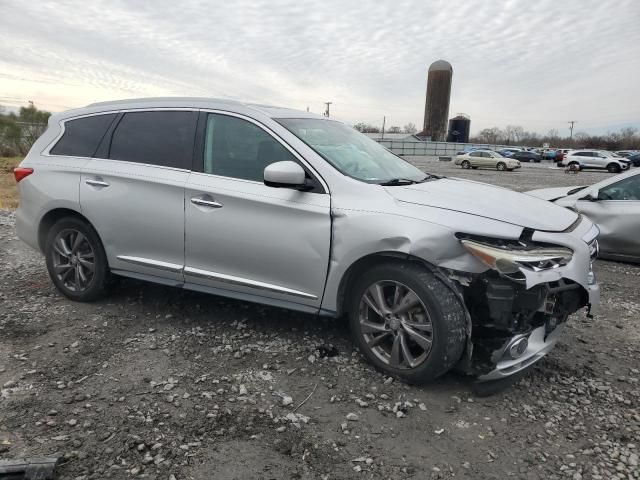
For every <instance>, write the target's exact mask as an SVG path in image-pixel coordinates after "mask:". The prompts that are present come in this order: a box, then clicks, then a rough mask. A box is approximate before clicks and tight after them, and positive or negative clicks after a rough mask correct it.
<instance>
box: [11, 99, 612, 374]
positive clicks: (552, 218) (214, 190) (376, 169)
mask: <svg viewBox="0 0 640 480" xmlns="http://www.w3.org/2000/svg"><path fill="white" fill-rule="evenodd" d="M16 178H17V179H20V180H19V190H20V196H21V200H20V207H19V209H18V211H17V214H16V219H17V231H18V235H19V236H20V238H22V239H23V240H24V241H25V242H26V243H28V244H29V245H31V246H32V247H34V248H37V249H39V250H40V251H42V252H43V253H44V255H45V258H46V264H47V268H48V270H49V273H50V275H51V279H52V281H53V283H54V284H55V285H56V287H57V288H58V289H59V290H60V291H61V292H62V293H63V294H64V295H66V296H67V297H69V298H71V299H73V300H78V301H91V300H95V299H97V298H99V297H101V296H102V295H103V294H104V293H105V292H106V291H107V289H108V286H109V283H110V279H111V278H112V277H113V276H126V277H132V278H137V279H141V280H147V281H151V282H157V283H161V284H165V285H172V286H175V287H182V288H187V289H191V290H198V291H202V292H209V293H213V294H217V295H224V296H228V297H233V298H238V299H242V300H247V301H252V302H259V303H263V304H269V305H275V306H279V307H285V308H289V309H294V310H299V311H302V312H309V313H315V314H320V315H328V316H335V317H343V316H344V317H346V318H348V321H349V324H350V327H351V331H352V332H353V338H354V341H355V343H356V344H357V345H358V347H359V348H360V349H361V351H362V353H363V354H364V355H365V356H366V357H367V358H368V359H369V361H371V362H372V363H373V364H374V365H375V366H376V367H378V368H379V369H382V370H383V371H385V372H387V373H388V374H391V375H394V376H396V377H399V378H402V379H404V380H406V381H409V382H416V383H417V382H425V381H429V380H432V379H434V378H436V377H438V376H439V375H442V374H443V373H445V372H446V371H448V370H450V369H452V368H453V367H457V368H458V369H459V370H461V371H464V372H466V373H468V374H471V375H474V376H476V377H479V378H480V379H481V380H490V379H497V378H502V377H505V376H508V375H511V374H513V373H516V372H519V371H521V370H523V369H525V368H526V367H528V366H529V365H531V364H533V363H534V362H535V361H537V360H539V359H540V358H541V357H542V356H544V354H546V353H547V352H548V351H549V350H550V349H551V348H552V347H553V345H554V344H555V343H556V341H557V339H558V337H559V335H560V332H561V331H562V328H563V326H564V323H565V321H566V320H567V317H568V316H569V315H570V314H571V313H573V312H575V311H576V310H578V309H580V308H582V307H584V306H595V305H596V304H597V303H598V297H599V287H598V285H597V283H596V282H595V279H594V276H593V273H592V271H591V262H592V260H593V258H594V256H595V253H596V251H597V243H596V237H597V235H598V229H597V227H596V226H595V225H594V224H593V223H592V222H591V221H589V220H588V219H587V218H584V217H581V216H579V215H577V214H576V213H575V212H573V211H571V210H568V209H565V208H561V207H558V206H556V205H553V204H551V203H549V202H546V201H543V200H539V199H536V198H533V197H530V196H527V195H523V194H519V193H515V192H513V191H510V190H506V189H503V188H497V187H493V186H489V185H485V184H481V183H477V182H469V181H463V180H459V179H455V178H443V177H438V176H436V175H429V174H425V173H423V172H422V171H420V170H418V169H417V168H415V167H414V166H412V165H411V164H409V163H407V162H406V161H404V160H402V159H401V158H399V157H397V156H395V155H393V154H392V153H390V152H389V151H387V150H386V149H384V148H383V147H381V146H380V145H379V144H377V143H376V142H374V141H372V140H370V139H369V138H367V137H366V136H364V135H361V134H359V133H358V132H356V131H355V130H353V129H351V128H350V127H348V126H346V125H344V124H343V123H340V122H337V121H334V120H330V119H328V118H324V117H321V116H317V115H313V114H310V113H307V112H299V111H294V110H288V109H282V108H274V107H265V106H260V105H247V104H243V103H238V102H232V101H226V100H210V99H192V98H182V99H180V98H165V99H142V100H128V101H118V102H109V103H100V104H93V105H90V106H88V107H86V108H82V109H78V110H72V111H68V112H65V113H61V114H57V115H54V116H53V117H51V119H50V121H49V128H48V129H47V131H46V132H45V133H44V134H43V135H42V137H41V138H40V139H39V140H38V141H37V142H36V144H35V145H34V146H33V148H32V149H31V151H30V152H29V154H28V156H27V157H26V158H25V159H24V161H23V162H22V163H21V165H20V166H19V167H18V168H17V169H16Z"/></svg>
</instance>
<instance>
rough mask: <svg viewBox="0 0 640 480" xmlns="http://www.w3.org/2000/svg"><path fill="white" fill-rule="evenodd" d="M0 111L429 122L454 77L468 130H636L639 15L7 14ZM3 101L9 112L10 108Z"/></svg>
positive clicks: (623, 10) (176, 6)
mask: <svg viewBox="0 0 640 480" xmlns="http://www.w3.org/2000/svg"><path fill="white" fill-rule="evenodd" d="M0 18H1V19H2V20H0V22H2V24H1V27H2V28H0V45H1V46H0V72H1V73H0V103H3V99H7V98H10V99H14V100H11V101H15V99H16V98H19V99H22V100H23V101H26V100H27V99H29V100H34V101H35V102H36V103H37V104H40V105H41V106H43V107H47V108H51V109H52V110H60V109H63V108H65V107H75V106H81V105H84V104H87V103H89V102H93V101H100V100H108V99H115V98H127V97H139V96H156V95H188V96H213V97H223V98H235V99H241V100H247V101H251V102H260V103H272V104H279V105H284V106H289V107H293V108H300V109H305V108H306V107H307V106H309V107H310V108H311V110H312V111H317V112H319V111H321V110H322V102H324V101H329V100H330V101H333V105H332V112H333V114H335V115H336V116H338V117H339V118H341V119H344V120H346V121H349V122H356V121H365V122H372V123H381V120H382V116H383V115H386V117H387V122H388V123H387V124H393V125H403V124H405V123H407V122H409V121H411V122H414V123H416V124H418V125H420V124H421V123H422V116H423V108H424V95H425V91H424V90H425V86H426V72H427V68H428V66H429V64H430V63H431V62H432V61H435V60H437V59H438V58H444V59H446V60H448V61H449V62H450V63H451V64H452V65H453V69H454V77H453V89H452V101H451V114H452V115H453V114H455V113H457V112H465V113H467V114H469V115H470V116H471V119H472V126H473V129H474V130H478V129H480V128H484V127H488V126H493V125H498V126H504V125H506V124H518V125H522V126H524V127H525V128H526V129H530V130H537V131H540V132H546V131H547V130H549V129H550V128H556V129H559V130H560V131H562V129H564V128H565V127H566V121H567V120H577V121H578V122H579V123H578V128H579V129H580V130H587V131H588V130H606V129H607V128H609V127H610V126H612V125H617V124H629V123H632V124H633V123H634V122H635V124H640V92H639V91H638V89H637V87H636V79H637V78H638V76H639V75H640V29H638V28H637V25H636V24H637V19H638V18H640V3H639V2H637V1H635V0H619V1H618V2H601V1H599V0H567V1H565V2H557V1H555V0H542V1H538V2H529V1H524V0H518V1H516V0H512V1H506V2H486V1H467V2H459V4H456V5H452V4H451V2H448V1H446V0H436V1H428V2H425V1H415V2H408V1H396V2H371V3H369V4H365V3H363V2H362V1H345V0H325V1H323V2H313V3H310V2H299V1H266V0H253V1H235V2H204V1H201V2H200V1H189V2H186V1H185V2H173V1H168V0H157V1H154V2H126V1H105V0H103V1H94V2H80V1H78V2H76V1H67V2H48V1H45V0H42V1H40V2H23V1H21V0H2V2H0ZM4 101H5V102H6V100H4Z"/></svg>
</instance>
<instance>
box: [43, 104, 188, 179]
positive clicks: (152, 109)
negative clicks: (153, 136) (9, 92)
mask: <svg viewBox="0 0 640 480" xmlns="http://www.w3.org/2000/svg"><path fill="white" fill-rule="evenodd" d="M155 111H174V112H198V111H199V109H197V108H193V107H184V108H182V107H146V108H128V109H125V110H104V111H103V112H94V113H84V114H81V115H76V116H74V117H67V118H62V119H60V120H59V121H58V125H60V133H59V134H58V136H57V137H56V138H54V139H53V140H52V141H51V142H50V143H49V144H48V145H47V147H46V148H45V149H44V150H43V151H42V153H41V155H43V156H45V157H72V158H87V159H91V158H95V157H78V156H75V155H54V154H52V153H50V152H51V149H52V148H53V147H54V146H55V145H56V143H58V140H60V138H62V135H64V131H65V124H66V123H67V122H70V121H71V120H78V119H80V118H87V117H95V116H97V115H110V114H112V113H115V114H116V115H117V114H119V113H132V112H133V113H135V112H155ZM101 160H115V161H117V162H123V161H125V160H116V159H115V158H103V159H101ZM129 163H137V164H139V165H152V164H148V163H145V164H142V163H140V162H129ZM152 166H154V167H158V166H160V165H152ZM169 168H173V167H169Z"/></svg>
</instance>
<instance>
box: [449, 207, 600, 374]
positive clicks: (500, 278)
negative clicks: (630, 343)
mask: <svg viewBox="0 0 640 480" xmlns="http://www.w3.org/2000/svg"><path fill="white" fill-rule="evenodd" d="M597 235H598V229H597V227H596V226H595V225H593V224H592V223H591V222H590V221H589V220H587V219H584V218H580V219H579V220H578V221H577V222H576V223H575V224H574V225H573V226H572V227H571V228H570V229H569V230H568V231H565V232H561V233H557V232H539V231H530V230H529V231H527V230H525V231H524V232H523V236H522V237H521V238H520V239H519V240H518V242H517V244H518V245H519V246H520V248H522V252H524V253H522V254H521V255H517V254H516V255H514V254H513V251H514V249H516V248H517V247H518V245H506V246H505V242H502V244H499V242H497V243H496V244H492V243H491V240H489V239H486V238H473V237H466V238H465V237H464V236H462V238H461V240H462V241H463V242H465V241H467V242H470V245H471V246H472V247H476V246H477V245H481V246H482V245H486V246H487V248H486V249H485V250H482V249H481V248H478V251H477V252H474V254H475V255H476V256H478V257H479V258H481V259H483V258H482V255H483V254H486V255H487V258H484V259H483V261H484V262H485V263H487V264H490V263H491V259H490V258H489V257H494V263H493V264H492V265H493V267H492V268H490V269H488V270H487V271H485V272H483V273H480V274H466V275H465V274H463V273H461V272H459V271H457V272H454V271H449V272H446V273H448V276H449V278H451V279H452V280H454V281H455V282H456V283H457V285H458V290H459V291H460V293H461V295H462V297H463V299H464V303H465V306H466V308H467V310H468V312H469V316H470V322H471V329H470V330H471V336H470V339H469V343H468V348H467V351H466V354H465V356H464V358H463V359H462V361H461V363H460V364H459V366H458V369H459V370H461V371H463V372H465V373H468V374H471V375H473V376H476V377H478V378H479V379H480V380H497V379H501V378H505V377H508V376H510V375H513V374H515V373H518V372H520V371H522V370H524V369H525V368H527V367H529V366H530V365H532V364H533V363H535V362H536V361H538V360H540V359H541V358H542V357H544V356H545V355H546V354H547V353H548V352H549V351H550V350H552V349H553V347H554V345H555V344H556V343H557V341H558V339H559V338H560V336H561V333H562V330H563V328H564V325H565V323H566V321H567V319H568V317H569V315H571V314H572V313H574V312H576V311H578V310H579V309H581V308H585V307H586V308H587V314H589V313H591V312H592V311H595V309H596V307H597V305H598V303H599V297H600V288H599V285H598V283H597V281H596V279H595V276H594V274H593V270H592V261H593V260H594V259H595V257H596V255H597V250H598V247H597ZM512 243H514V242H512ZM527 245H529V246H531V245H533V247H531V248H528V250H527ZM540 245H543V246H547V248H539V246H540ZM496 249H498V252H499V251H500V250H499V249H502V250H503V251H508V252H509V254H510V256H509V257H508V258H507V259H506V260H505V259H503V258H500V255H499V254H497V253H496ZM507 249H508V250H507ZM541 252H542V253H544V252H547V255H546V256H543V255H542V253H541ZM567 252H568V253H567ZM495 257H497V258H498V260H495Z"/></svg>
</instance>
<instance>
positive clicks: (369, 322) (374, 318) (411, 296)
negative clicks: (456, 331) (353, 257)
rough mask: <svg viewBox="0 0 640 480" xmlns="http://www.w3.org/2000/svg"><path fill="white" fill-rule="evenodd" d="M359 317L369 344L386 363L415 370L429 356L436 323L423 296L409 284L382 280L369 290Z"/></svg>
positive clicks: (363, 335)
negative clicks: (421, 297) (422, 298)
mask: <svg viewBox="0 0 640 480" xmlns="http://www.w3.org/2000/svg"><path fill="white" fill-rule="evenodd" d="M358 319H359V324H360V334H361V335H362V337H363V339H364V341H365V344H366V345H367V347H368V348H369V349H370V350H371V352H373V354H374V355H375V356H376V357H378V358H379V359H380V360H381V361H382V362H384V363H385V364H386V365H389V366H390V367H393V368H396V369H411V368H416V367H418V366H419V365H421V364H422V363H423V362H424V361H425V360H426V359H427V357H428V356H429V353H430V352H431V346H432V344H433V324H432V322H431V319H430V317H429V313H428V311H427V308H426V307H425V305H424V303H423V302H422V300H420V297H419V296H418V295H417V294H416V293H415V292H414V291H413V290H412V289H411V288H409V287H407V286H406V285H404V284H402V283H399V282H396V281H391V280H383V281H378V282H376V283H374V284H373V285H371V286H370V287H369V288H368V289H367V290H365V292H364V294H363V295H362V298H361V300H360V305H359V310H358Z"/></svg>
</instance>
